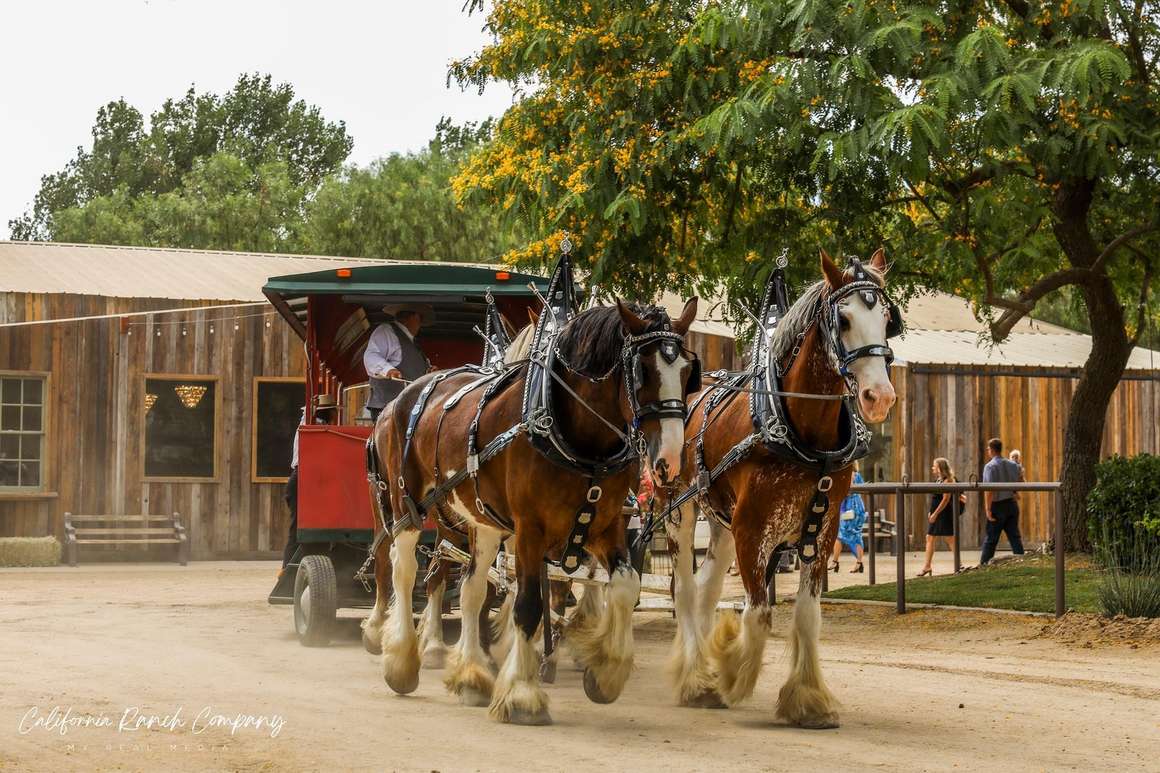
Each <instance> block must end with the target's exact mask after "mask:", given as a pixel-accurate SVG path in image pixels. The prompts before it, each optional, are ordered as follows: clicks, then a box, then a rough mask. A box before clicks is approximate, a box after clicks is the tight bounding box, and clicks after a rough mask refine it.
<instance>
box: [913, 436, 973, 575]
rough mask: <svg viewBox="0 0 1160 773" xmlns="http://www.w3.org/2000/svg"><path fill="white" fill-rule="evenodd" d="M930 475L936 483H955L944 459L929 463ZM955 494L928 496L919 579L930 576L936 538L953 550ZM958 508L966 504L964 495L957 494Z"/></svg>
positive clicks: (952, 472) (949, 466)
mask: <svg viewBox="0 0 1160 773" xmlns="http://www.w3.org/2000/svg"><path fill="white" fill-rule="evenodd" d="M930 473H931V475H933V476H934V479H935V481H936V482H938V483H957V482H958V481H957V480H956V479H955V471H954V470H952V469H951V463H950V461H948V460H947V459H946V458H944V457H941V456H940V457H938V458H937V459H935V460H934V461H933V462H931V463H930ZM954 496H955V494H951V493H949V492H948V493H945V494H931V495H930V512H929V513H927V516H926V520H927V524H926V563H924V564H923V565H922V571H921V572H919V573H918V576H919V577H925V576H927V575H929V574H931V572H932V570H931V562H932V561H933V560H934V546H935V539H936V538H937V537H943V538H945V539H946V541H947V546H948V547H950V549H951V550H954V549H955V521H954V508H953V507H952V504H953V500H952V499H951V498H952V497H954ZM958 496H959V497H960V499H959V505H960V507H961V506H962V505H963V504H965V502H966V495H965V494H959V495H958Z"/></svg>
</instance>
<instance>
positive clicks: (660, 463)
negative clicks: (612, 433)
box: [648, 353, 691, 486]
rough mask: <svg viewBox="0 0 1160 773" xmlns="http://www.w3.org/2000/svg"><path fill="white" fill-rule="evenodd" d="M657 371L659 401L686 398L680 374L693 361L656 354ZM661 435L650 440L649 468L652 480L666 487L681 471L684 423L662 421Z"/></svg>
mask: <svg viewBox="0 0 1160 773" xmlns="http://www.w3.org/2000/svg"><path fill="white" fill-rule="evenodd" d="M654 361H655V363H656V371H657V376H658V379H657V382H658V383H659V384H660V389H659V390H657V397H658V398H659V399H660V400H679V401H681V402H684V401H685V382H684V380H683V379H682V377H681V374H682V373H684V372H685V369H686V368H688V367H689V365H690V364H691V363H690V361H689V360H688V359H687V358H686V357H685V356H684V355H680V356H678V357H677V358H676V359H675V360H673V361H672V362H671V363H669V362H665V358H664V357H662V356H661V355H660V353H657V355H656V357H654ZM659 423H660V425H661V426H660V430H661V431H660V437H659V439H658V441H659V442H658V441H654V440H653V439H652V438H650V439H649V456H650V457H652V458H651V459H650V460H649V462H650V463H649V465H648V467H649V471H650V473H651V474H652V479H653V483H655V484H657V485H659V486H664V485H668V483H670V482H671V481H673V480H675V479H676V477H677V476H678V475H680V474H681V450H682V449H681V446H682V444H683V443H684V442H685V423H684V422H683V421H681V420H680V419H678V418H665V419H661V420H660V422H659Z"/></svg>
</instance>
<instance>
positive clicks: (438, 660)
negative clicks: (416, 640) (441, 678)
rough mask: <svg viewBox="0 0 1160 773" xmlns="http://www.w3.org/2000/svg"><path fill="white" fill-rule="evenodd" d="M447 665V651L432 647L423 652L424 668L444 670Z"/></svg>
mask: <svg viewBox="0 0 1160 773" xmlns="http://www.w3.org/2000/svg"><path fill="white" fill-rule="evenodd" d="M446 665H447V650H446V649H444V648H443V647H431V648H429V649H426V650H424V651H423V668H443V667H445V666H446Z"/></svg>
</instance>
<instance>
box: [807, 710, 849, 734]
mask: <svg viewBox="0 0 1160 773" xmlns="http://www.w3.org/2000/svg"><path fill="white" fill-rule="evenodd" d="M841 725H842V723H841V722H839V721H838V715H837V714H834V713H830V714H823V715H821V716H820V717H807V718H804V719H800V720H798V722H797V726H798V727H800V728H802V729H803V730H833V729H834V728H836V727H841Z"/></svg>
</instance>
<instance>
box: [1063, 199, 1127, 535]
mask: <svg viewBox="0 0 1160 773" xmlns="http://www.w3.org/2000/svg"><path fill="white" fill-rule="evenodd" d="M1095 187H1096V183H1095V181H1094V180H1070V181H1067V182H1065V183H1064V184H1063V185H1061V186H1060V187H1059V189H1058V190H1057V192H1056V196H1055V201H1054V202H1053V207H1052V208H1053V210H1054V214H1055V217H1056V221H1055V224H1054V225H1053V226H1052V230H1053V231H1054V233H1055V237H1056V241H1058V242H1059V245H1060V247H1062V248H1063V252H1064V254H1065V255H1066V256H1067V258H1068V261H1069V262H1070V263H1071V265H1072V266H1074V267H1076V268H1088V267H1090V266H1092V265H1093V264H1094V263H1095V261H1096V259H1097V257H1098V255H1099V252H1100V250H1099V248H1098V247H1097V246H1096V243H1095V240H1094V239H1093V238H1092V235H1091V231H1090V230H1089V228H1088V222H1087V216H1088V212H1089V210H1090V209H1091V202H1092V195H1093V193H1094V192H1095ZM1077 289H1078V290H1079V292H1080V295H1081V297H1082V298H1083V301H1084V305H1085V306H1086V307H1087V312H1088V320H1089V321H1090V323H1091V329H1092V349H1091V352H1090V353H1089V354H1088V358H1087V361H1086V362H1084V366H1083V372H1082V374H1081V375H1080V379H1079V384H1077V385H1076V389H1075V393H1074V394H1073V395H1072V398H1071V408H1070V410H1069V412H1068V417H1067V428H1066V430H1065V431H1064V435H1063V467H1062V469H1060V472H1059V480H1060V483H1061V487H1062V493H1063V509H1064V535H1063V537H1064V540H1063V542H1064V546H1065V548H1066V549H1068V550H1086V549H1087V548H1088V547H1090V541H1089V539H1088V530H1087V496H1088V492H1090V491H1091V489H1092V486H1093V485H1095V480H1096V464H1097V463H1098V462H1099V460H1100V445H1101V443H1102V440H1103V435H1104V423H1105V421H1106V419H1107V414H1108V404H1109V403H1110V402H1111V399H1112V393H1114V392H1115V391H1116V386H1117V385H1118V384H1119V383H1120V378H1121V377H1122V376H1123V375H1124V368H1125V367H1126V366H1127V364H1128V357H1129V356H1130V355H1131V353H1132V342H1131V340H1130V339H1129V338H1128V334H1127V332H1126V331H1125V329H1124V310H1123V307H1121V306H1120V302H1119V299H1117V298H1116V292H1115V288H1114V287H1113V286H1112V281H1111V279H1109V278H1108V276H1107V274H1106V273H1104V271H1103V270H1102V269H1098V270H1097V271H1096V272H1095V273H1094V274H1093V275H1092V276H1091V277H1090V278H1089V279H1088V280H1087V281H1085V282H1084V283H1082V284H1079V285H1077Z"/></svg>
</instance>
